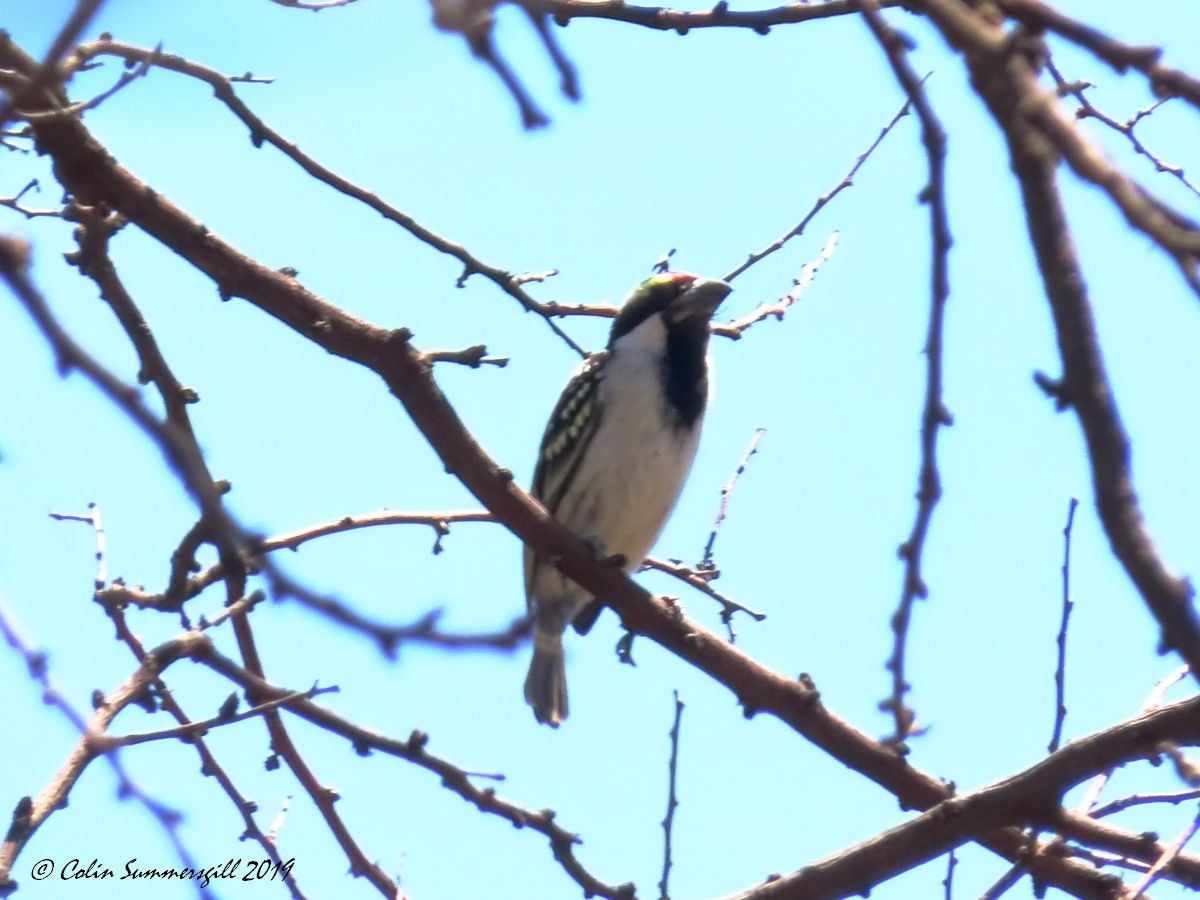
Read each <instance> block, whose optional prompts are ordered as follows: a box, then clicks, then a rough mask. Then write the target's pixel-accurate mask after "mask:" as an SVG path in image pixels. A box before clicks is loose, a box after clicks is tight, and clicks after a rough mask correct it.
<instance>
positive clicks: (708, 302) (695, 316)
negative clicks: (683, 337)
mask: <svg viewBox="0 0 1200 900" xmlns="http://www.w3.org/2000/svg"><path fill="white" fill-rule="evenodd" d="M731 290H733V288H731V287H730V286H729V285H728V284H726V283H725V282H724V281H717V280H715V279H709V278H700V277H699V276H696V275H689V274H688V273H686V272H663V273H662V274H661V275H655V276H653V277H651V278H647V279H646V280H645V281H643V282H642V283H641V284H639V285H638V286H637V287H636V288H634V290H633V293H631V294H630V295H629V296H628V297H626V298H625V303H624V304H623V305H622V306H621V311H620V312H619V313H618V314H617V318H616V320H615V321H614V322H613V327H612V333H611V334H610V335H609V339H608V345H609V347H612V346H613V345H614V344H615V343H616V342H617V341H618V340H620V339H621V338H622V337H624V336H625V335H629V334H633V333H634V332H635V331H638V330H639V329H641V328H642V326H647V325H648V326H649V327H650V329H651V330H653V331H659V329H662V331H672V330H676V329H678V328H684V329H687V330H689V331H691V330H695V331H697V332H699V333H700V334H703V336H704V340H705V342H707V336H708V321H709V319H710V318H712V315H713V313H715V312H716V311H717V307H718V306H720V305H721V301H722V300H724V299H725V297H726V296H727V295H728V294H729V292H730V291H731Z"/></svg>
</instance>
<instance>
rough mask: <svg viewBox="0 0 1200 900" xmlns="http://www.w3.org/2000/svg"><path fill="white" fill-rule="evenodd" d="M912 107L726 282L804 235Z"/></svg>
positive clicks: (903, 108) (902, 111) (902, 110)
mask: <svg viewBox="0 0 1200 900" xmlns="http://www.w3.org/2000/svg"><path fill="white" fill-rule="evenodd" d="M807 8H812V7H807ZM910 106H911V101H907V100H906V101H905V102H904V105H903V106H901V107H900V109H899V111H898V112H897V113H896V114H895V115H894V116H892V118H891V120H890V121H889V122H888V123H887V124H886V125H884V126H883V128H882V129H880V132H879V134H878V135H877V136H876V137H875V140H873V141H872V142H871V145H870V146H869V147H867V149H866V150H864V151H863V152H862V153H860V154H859V155H858V159H856V160H855V161H854V165H852V166H851V167H850V171H849V172H847V173H846V174H845V175H844V176H843V177H842V180H841V181H839V182H838V183H837V184H836V185H834V186H833V189H832V190H830V191H828V192H827V193H824V194H822V195H821V196H820V197H818V198H817V200H816V202H815V203H814V204H813V205H812V208H811V209H809V211H808V212H807V213H805V214H804V218H802V219H801V220H800V221H799V222H797V223H796V225H795V227H794V228H792V229H791V230H790V231H787V232H785V233H784V234H782V235H780V236H779V237H778V238H777V239H776V240H775V242H774V243H772V244H768V245H767V246H766V247H764V248H763V249H762V250H759V251H757V252H756V253H751V254H750V255H749V256H748V257H746V260H745V262H743V263H742V264H741V265H739V266H737V267H735V268H734V269H732V270H731V271H730V272H729V274H728V275H726V276H725V278H724V280H725V281H733V279H735V278H737V277H738V276H739V275H741V274H742V273H743V272H745V271H746V270H747V269H749V268H750V267H751V266H753V265H754V264H756V263H758V262H759V261H761V260H763V259H766V258H767V257H768V256H770V255H771V254H772V253H774V252H775V251H777V250H779V249H781V248H782V247H783V245H784V244H786V243H787V242H788V241H790V240H791V239H792V238H794V237H799V236H800V235H801V234H803V233H804V229H805V228H807V227H808V223H809V222H811V221H812V220H813V219H814V218H816V215H817V213H819V212H820V211H821V210H822V209H824V208H825V207H826V206H827V205H828V204H829V201H830V200H832V199H833V198H834V197H836V196H837V195H838V194H840V193H841V192H842V191H844V190H846V188H848V187H851V186H852V185H853V184H854V176H855V175H857V174H858V170H859V169H861V168H862V167H863V163H865V162H866V161H867V160H868V159H869V158H870V156H871V154H872V153H874V152H875V148H877V147H878V146H879V145H880V144H882V143H883V139H884V138H885V137H887V136H888V133H889V132H890V131H891V130H892V129H893V128H895V127H896V124H897V123H898V122H899V121H900V120H901V119H903V118H904V117H905V116H907V115H908V110H909V107H910Z"/></svg>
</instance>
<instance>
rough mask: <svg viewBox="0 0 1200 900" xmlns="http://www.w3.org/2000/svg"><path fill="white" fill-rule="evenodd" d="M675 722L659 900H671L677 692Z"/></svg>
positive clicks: (676, 798)
mask: <svg viewBox="0 0 1200 900" xmlns="http://www.w3.org/2000/svg"><path fill="white" fill-rule="evenodd" d="M674 694H675V722H674V724H673V725H672V726H671V734H670V737H671V759H670V761H669V762H668V763H667V815H666V817H665V818H664V819H663V820H662V827H663V868H662V879H661V880H660V881H659V882H658V896H659V900H671V892H670V890H669V889H668V884H669V882H670V880H671V837H672V828H673V826H674V825H675V810H676V808H677V807H678V806H679V795H678V794H677V793H676V790H675V785H676V775H677V772H678V768H679V722H680V720H681V719H682V718H683V701H682V700H680V699H679V691H675V692H674Z"/></svg>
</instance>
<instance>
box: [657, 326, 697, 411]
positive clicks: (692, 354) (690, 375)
mask: <svg viewBox="0 0 1200 900" xmlns="http://www.w3.org/2000/svg"><path fill="white" fill-rule="evenodd" d="M707 355H708V320H707V319H705V318H702V317H695V318H688V319H685V320H683V321H682V322H677V323H675V324H674V325H671V326H670V327H669V328H668V329H667V353H666V356H665V357H663V386H664V389H665V393H666V397H667V405H668V407H669V408H670V409H672V410H673V411H674V412H675V413H676V414H677V415H678V416H679V424H680V425H681V426H682V427H684V428H692V427H694V426H695V424H696V422H697V421H698V420H699V419H700V417H701V416H702V415H704V407H705V404H706V403H707V402H708V360H707V358H706V357H707Z"/></svg>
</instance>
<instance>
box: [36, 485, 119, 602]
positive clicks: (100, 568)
mask: <svg viewBox="0 0 1200 900" xmlns="http://www.w3.org/2000/svg"><path fill="white" fill-rule="evenodd" d="M88 510H89V512H88V513H87V514H86V515H81V514H78V513H56V512H52V513H50V518H52V519H55V520H56V521H59V522H83V523H84V524H86V525H90V526H91V528H92V533H93V535H94V536H95V540H96V577H95V584H96V590H100V588H102V587H104V586H105V585H106V584H108V569H107V567H106V565H105V562H104V557H105V554H106V553H107V552H108V540H107V538H106V537H105V534H104V520H103V519H102V518H101V515H100V505H99V504H98V503H89V504H88Z"/></svg>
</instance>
